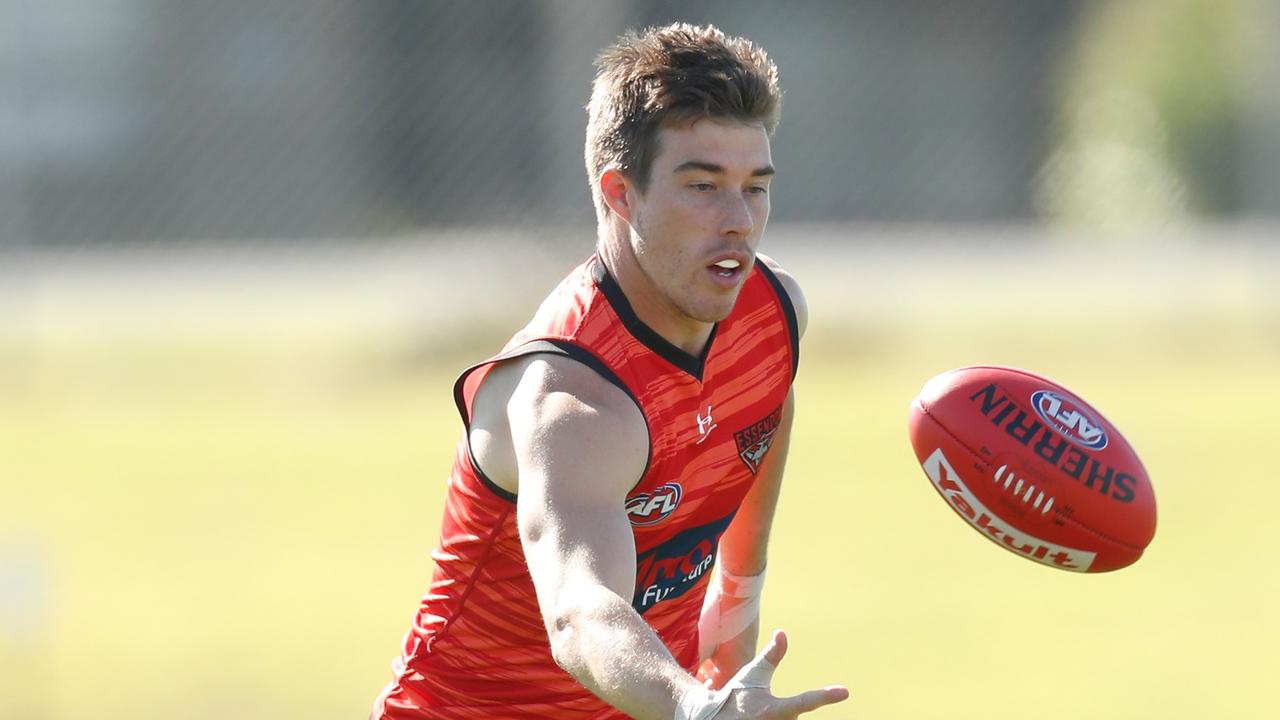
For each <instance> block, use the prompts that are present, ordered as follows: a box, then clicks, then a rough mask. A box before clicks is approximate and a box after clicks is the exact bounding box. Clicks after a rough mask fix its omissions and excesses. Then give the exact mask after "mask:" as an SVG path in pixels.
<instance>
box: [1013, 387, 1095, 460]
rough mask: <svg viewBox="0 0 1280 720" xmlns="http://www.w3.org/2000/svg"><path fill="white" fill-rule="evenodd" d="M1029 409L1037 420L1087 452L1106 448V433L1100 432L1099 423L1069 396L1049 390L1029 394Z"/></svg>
mask: <svg viewBox="0 0 1280 720" xmlns="http://www.w3.org/2000/svg"><path fill="white" fill-rule="evenodd" d="M1031 406H1032V407H1034V408H1035V409H1036V413H1037V414H1038V415H1040V419H1042V420H1044V421H1045V423H1046V424H1047V425H1048V426H1049V427H1051V428H1053V429H1054V430H1055V431H1057V433H1058V434H1059V435H1061V436H1062V437H1064V438H1066V439H1068V440H1070V441H1071V442H1074V443H1076V444H1077V445H1082V446H1084V447H1087V448H1089V449H1090V450H1101V449H1102V448H1104V447H1106V446H1107V431H1106V430H1103V429H1102V423H1101V422H1099V421H1098V420H1097V419H1096V418H1094V417H1093V416H1092V415H1090V414H1089V413H1087V412H1085V410H1084V409H1083V408H1081V407H1080V405H1079V403H1077V402H1076V401H1074V400H1072V399H1071V398H1070V397H1065V396H1063V395H1060V394H1058V393H1056V392H1053V391H1052V390H1038V391H1036V392H1035V393H1032V395H1031Z"/></svg>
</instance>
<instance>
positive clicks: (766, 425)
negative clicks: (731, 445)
mask: <svg viewBox="0 0 1280 720" xmlns="http://www.w3.org/2000/svg"><path fill="white" fill-rule="evenodd" d="M781 423H782V406H781V405H779V406H778V408H777V409H776V410H774V411H773V412H771V413H769V414H768V415H766V416H765V417H763V418H761V419H760V420H757V421H756V422H754V423H752V424H750V425H748V426H747V427H745V428H743V429H741V430H739V431H738V432H736V433H734V434H733V439H734V440H735V441H736V442H737V443H738V457H740V458H742V462H744V463H746V464H747V467H748V468H750V469H751V474H753V475H754V474H755V473H757V472H759V471H760V463H762V462H764V456H765V453H767V452H769V448H771V447H773V436H774V434H775V433H777V432H778V425H780V424H781Z"/></svg>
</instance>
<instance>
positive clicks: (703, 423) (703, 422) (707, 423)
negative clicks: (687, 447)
mask: <svg viewBox="0 0 1280 720" xmlns="http://www.w3.org/2000/svg"><path fill="white" fill-rule="evenodd" d="M694 417H695V418H697V419H698V442H697V443H695V444H697V445H701V444H702V443H703V442H705V441H706V439H707V437H708V436H709V435H711V431H712V430H715V429H716V424H715V423H714V422H712V420H711V406H710V405H708V406H707V416H706V417H702V413H696V414H694Z"/></svg>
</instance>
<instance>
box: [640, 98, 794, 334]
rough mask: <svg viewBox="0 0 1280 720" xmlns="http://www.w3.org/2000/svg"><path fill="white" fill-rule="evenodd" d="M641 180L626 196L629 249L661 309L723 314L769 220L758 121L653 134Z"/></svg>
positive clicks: (705, 123) (710, 318)
mask: <svg viewBox="0 0 1280 720" xmlns="http://www.w3.org/2000/svg"><path fill="white" fill-rule="evenodd" d="M658 143H659V144H658V155H657V157H655V158H654V161H653V165H652V167H651V168H650V174H649V186H648V188H647V189H646V190H645V191H644V192H643V193H640V192H634V193H633V196H632V198H633V199H632V202H633V212H632V217H631V230H632V232H631V247H632V251H633V253H634V254H635V257H636V260H637V262H638V264H639V266H640V269H641V270H642V271H643V272H644V274H645V276H646V278H647V280H648V285H649V289H650V290H651V291H656V292H654V293H653V297H651V298H646V299H647V300H651V301H653V302H655V303H657V304H658V306H659V307H660V308H661V309H662V310H663V311H664V312H674V313H676V314H677V316H678V317H679V316H683V318H688V319H693V320H696V321H698V322H718V321H720V320H723V319H724V318H725V317H727V316H728V314H729V312H730V311H731V310H732V309H733V303H734V301H735V300H737V298H738V292H739V291H740V290H741V289H742V284H743V282H744V281H745V280H746V277H747V274H748V273H749V272H750V271H751V267H752V265H753V264H754V262H755V253H756V249H757V248H758V247H759V245H760V237H761V235H762V234H763V233H764V226H765V223H766V222H767V221H768V219H769V192H768V190H769V182H770V180H771V179H772V176H773V163H772V157H771V155H770V153H769V136H768V135H767V134H766V133H765V130H764V127H762V126H761V125H754V124H753V125H748V124H743V123H740V122H733V121H720V120H714V119H702V120H699V121H696V122H694V123H693V124H692V125H687V126H682V127H677V128H663V129H661V130H659V132H658Z"/></svg>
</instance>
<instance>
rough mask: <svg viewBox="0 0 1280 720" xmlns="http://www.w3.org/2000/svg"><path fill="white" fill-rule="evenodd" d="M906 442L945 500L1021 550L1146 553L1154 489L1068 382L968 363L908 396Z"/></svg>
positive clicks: (1031, 553) (1074, 562) (1064, 557)
mask: <svg viewBox="0 0 1280 720" xmlns="http://www.w3.org/2000/svg"><path fill="white" fill-rule="evenodd" d="M909 428H910V434H911V445H912V446H913V447H914V448H915V452H916V458H917V459H919V461H920V466H921V467H922V468H924V472H925V475H927V476H928V477H929V480H930V481H931V482H932V483H933V487H934V489H935V490H937V491H938V493H939V494H940V495H941V496H942V498H943V499H944V500H946V501H947V504H948V505H950V506H951V509H952V510H955V511H956V513H957V514H958V515H960V517H961V518H963V519H964V520H965V521H966V522H968V523H969V525H970V526H972V527H973V529H974V530H977V531H978V532H979V533H981V534H982V535H983V536H984V537H986V538H987V539H988V540H991V541H992V542H994V543H996V544H997V545H1000V546H1001V547H1003V548H1005V549H1006V550H1009V551H1010V552H1013V553H1015V554H1017V555H1021V556H1022V557H1025V558H1027V559H1028V560H1034V561H1036V562H1038V563H1041V564H1044V565H1048V566H1050V567H1056V568H1061V569H1063V570H1071V571H1074V572H1082V573H1083V572H1091V573H1098V572H1107V571H1110V570H1118V569H1120V568H1122V567H1126V566H1128V565H1132V564H1133V563H1134V562H1136V561H1137V560H1138V558H1140V557H1142V552H1143V550H1145V549H1146V547H1147V545H1148V544H1149V543H1150V542H1151V538H1152V537H1153V536H1154V535H1155V531H1156V499H1155V495H1154V493H1153V492H1152V489H1151V481H1150V480H1149V479H1148V478H1147V472H1146V470H1144V469H1143V467H1142V462H1141V461H1140V460H1138V456H1137V454H1136V453H1134V451H1133V448H1132V447H1130V446H1129V443H1128V442H1127V441H1126V440H1125V439H1124V437H1123V436H1122V435H1121V434H1120V432H1119V431H1118V430H1116V428H1115V426H1114V425H1112V424H1111V423H1110V422H1108V421H1107V419H1106V418H1105V417H1103V415H1102V413H1100V412H1098V411H1097V410H1095V409H1094V408H1093V406H1091V405H1089V404H1088V403H1087V402H1085V401H1084V399H1083V398H1081V397H1080V396H1079V395H1076V394H1075V393H1073V392H1071V391H1070V390H1067V389H1066V388H1064V387H1062V386H1061V385H1059V384H1057V383H1055V382H1053V381H1052V380H1049V379H1047V378H1044V377H1041V376H1039V375H1036V374H1034V373H1030V372H1027V371H1026V370H1019V369H1017V368H1011V367H999V366H973V367H963V368H959V369H956V370H951V371H949V372H945V373H942V374H941V375H938V376H937V377H935V378H933V379H931V380H929V382H927V383H925V385H924V388H923V389H922V390H921V391H920V395H919V397H917V398H916V399H915V400H914V401H913V402H912V403H911V410H910V416H909Z"/></svg>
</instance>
